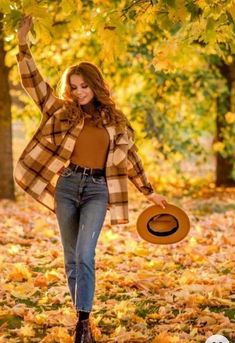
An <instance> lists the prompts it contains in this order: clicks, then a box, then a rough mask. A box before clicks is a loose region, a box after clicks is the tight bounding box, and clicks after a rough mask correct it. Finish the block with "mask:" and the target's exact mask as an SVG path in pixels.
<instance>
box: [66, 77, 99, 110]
mask: <svg viewBox="0 0 235 343" xmlns="http://www.w3.org/2000/svg"><path fill="white" fill-rule="evenodd" d="M70 85H71V95H72V96H73V97H75V98H76V99H77V100H78V102H79V104H80V105H86V104H88V103H89V102H90V101H91V100H92V99H93V97H94V92H93V91H92V90H91V88H90V87H89V86H88V84H87V83H86V82H85V81H84V80H83V77H82V76H81V75H76V74H73V75H71V76H70Z"/></svg>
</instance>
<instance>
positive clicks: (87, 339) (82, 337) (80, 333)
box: [73, 318, 95, 343]
mask: <svg viewBox="0 0 235 343" xmlns="http://www.w3.org/2000/svg"><path fill="white" fill-rule="evenodd" d="M73 342H74V343H95V340H94V338H93V336H92V331H91V326H90V322H89V318H88V319H85V320H82V321H80V322H79V320H77V324H76V328H75V335H74V341H73Z"/></svg>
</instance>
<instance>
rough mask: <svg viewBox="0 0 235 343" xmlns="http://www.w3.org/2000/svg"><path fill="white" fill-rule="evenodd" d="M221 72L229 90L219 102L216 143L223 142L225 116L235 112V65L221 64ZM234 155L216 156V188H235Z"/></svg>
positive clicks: (221, 96) (218, 154) (222, 95)
mask: <svg viewBox="0 0 235 343" xmlns="http://www.w3.org/2000/svg"><path fill="white" fill-rule="evenodd" d="M219 68H220V72H221V74H222V76H223V77H224V78H225V79H226V81H227V89H226V90H225V91H224V93H222V94H221V95H220V97H219V98H218V100H217V108H218V114H217V118H216V141H217V142H222V141H223V136H222V132H223V129H224V128H225V127H226V125H228V124H227V123H226V121H225V118H224V115H225V114H226V113H227V112H235V63H232V64H230V65H227V64H225V63H224V62H221V65H220V67H219ZM233 163H234V155H233V156H228V157H226V158H224V157H223V156H221V154H220V153H219V152H218V153H217V154H216V186H229V187H234V186H235V180H233V179H232V176H231V173H232V170H233Z"/></svg>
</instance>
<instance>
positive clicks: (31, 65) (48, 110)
mask: <svg viewBox="0 0 235 343" xmlns="http://www.w3.org/2000/svg"><path fill="white" fill-rule="evenodd" d="M16 60H17V65H18V69H19V72H20V77H21V84H22V86H23V88H24V89H25V91H26V93H27V94H28V95H29V96H30V97H31V98H32V99H33V101H34V102H35V104H36V105H37V106H38V107H39V109H40V111H41V113H42V114H43V116H44V117H45V118H46V119H47V118H49V117H50V116H51V115H52V114H53V113H54V112H55V110H56V109H57V108H58V105H59V104H60V103H61V99H59V98H58V97H56V96H55V95H54V94H53V89H52V88H51V86H50V85H49V84H48V83H47V82H46V81H45V80H44V79H43V77H42V75H41V74H40V72H39V70H38V69H37V66H36V64H35V62H34V59H33V56H32V54H31V51H30V48H29V45H28V43H26V44H23V45H22V44H19V52H18V53H17V54H16Z"/></svg>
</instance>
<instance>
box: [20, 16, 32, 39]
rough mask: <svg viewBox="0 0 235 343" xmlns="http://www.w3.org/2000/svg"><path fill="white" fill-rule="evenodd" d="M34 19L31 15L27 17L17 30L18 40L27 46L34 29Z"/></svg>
mask: <svg viewBox="0 0 235 343" xmlns="http://www.w3.org/2000/svg"><path fill="white" fill-rule="evenodd" d="M32 24H33V18H32V16H31V15H25V16H24V17H23V18H22V20H21V22H20V24H19V26H18V29H17V38H18V41H19V43H22V44H25V43H26V42H27V35H28V33H29V31H30V29H31V27H32Z"/></svg>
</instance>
